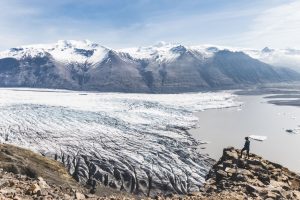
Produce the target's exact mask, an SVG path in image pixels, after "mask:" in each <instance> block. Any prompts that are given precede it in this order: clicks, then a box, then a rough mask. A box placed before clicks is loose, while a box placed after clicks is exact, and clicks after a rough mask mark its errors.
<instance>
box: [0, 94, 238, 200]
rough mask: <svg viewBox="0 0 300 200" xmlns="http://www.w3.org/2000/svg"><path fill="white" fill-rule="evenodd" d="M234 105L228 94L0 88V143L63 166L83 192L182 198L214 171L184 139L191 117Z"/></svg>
mask: <svg viewBox="0 0 300 200" xmlns="http://www.w3.org/2000/svg"><path fill="white" fill-rule="evenodd" d="M237 105H239V103H238V102H237V101H236V99H235V95H233V94H231V93H230V92H207V93H204V92H203V93H185V94H132V93H131V94H126V93H97V92H77V91H68V90H49V89H26V88H23V89H21V88H1V89H0V141H1V143H9V144H14V145H19V146H22V147H25V148H29V149H31V150H34V151H35V152H39V153H41V154H42V155H44V156H47V157H50V158H53V159H56V160H58V161H60V162H62V163H63V164H64V165H65V166H66V168H67V169H68V170H69V171H70V173H71V174H72V175H73V176H74V178H76V179H77V180H78V181H80V182H81V183H82V184H87V185H91V184H95V183H97V184H102V185H105V186H110V187H112V188H116V189H118V190H122V191H126V192H131V193H136V194H141V195H155V194H157V193H168V192H172V193H174V192H175V193H179V194H184V193H188V192H192V191H198V190H199V186H201V185H202V183H203V182H204V180H205V175H206V174H207V173H208V171H209V168H210V166H211V165H212V163H213V160H212V159H211V158H209V156H208V155H206V154H201V150H199V149H197V146H198V145H200V144H202V142H201V141H197V140H195V139H194V138H192V137H191V135H190V134H189V133H188V130H189V129H190V128H192V127H195V126H196V124H197V121H198V119H197V117H195V115H194V114H193V113H194V112H199V111H203V110H205V109H216V108H224V107H232V106H237ZM199 151H200V152H199Z"/></svg>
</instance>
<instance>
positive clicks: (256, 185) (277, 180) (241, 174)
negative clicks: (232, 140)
mask: <svg viewBox="0 0 300 200" xmlns="http://www.w3.org/2000/svg"><path fill="white" fill-rule="evenodd" d="M239 155H240V150H237V149H234V148H233V147H230V148H225V149H224V151H223V156H222V157H221V158H220V160H219V161H218V162H217V163H216V164H215V165H214V166H213V167H212V169H211V170H210V172H209V174H208V175H207V180H206V184H205V185H204V186H203V187H202V188H201V192H200V193H197V194H194V195H193V198H196V199H197V198H199V199H201V198H204V199H247V198H248V199H270V200H271V199H300V176H299V175H298V174H296V173H294V172H291V171H289V170H288V169H287V168H285V167H283V166H281V165H279V164H276V163H273V162H270V161H267V160H264V159H263V158H261V157H259V156H257V155H255V154H250V158H249V159H244V158H240V157H239Z"/></svg>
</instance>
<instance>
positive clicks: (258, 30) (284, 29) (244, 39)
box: [237, 0, 300, 48]
mask: <svg viewBox="0 0 300 200" xmlns="http://www.w3.org/2000/svg"><path fill="white" fill-rule="evenodd" d="M299 35H300V1H298V0H296V1H292V2H289V3H286V4H283V5H280V6H276V7H273V8H270V9H267V10H265V11H263V12H262V13H261V14H259V15H258V16H257V17H256V18H254V20H253V22H252V24H250V30H249V31H247V32H246V33H244V34H242V35H241V38H240V39H239V40H237V42H238V43H240V44H243V45H245V46H253V44H254V45H255V46H256V47H259V48H262V47H264V46H271V47H275V48H287V47H291V48H300V37H299Z"/></svg>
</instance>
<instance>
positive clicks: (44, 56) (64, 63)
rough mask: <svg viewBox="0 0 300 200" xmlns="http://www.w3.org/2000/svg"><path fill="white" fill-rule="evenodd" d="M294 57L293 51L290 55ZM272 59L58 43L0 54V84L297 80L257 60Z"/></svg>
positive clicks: (255, 54) (188, 85)
mask: <svg viewBox="0 0 300 200" xmlns="http://www.w3.org/2000/svg"><path fill="white" fill-rule="evenodd" d="M276 52H277V51H276ZM278 52H281V51H278ZM289 52H290V51H289ZM298 53H299V52H297V51H295V52H294V54H295V57H296V56H298ZM274 55H275V56H274ZM276 55H277V53H274V52H273V50H271V49H268V48H265V49H264V50H263V51H257V50H249V49H244V50H241V49H235V48H226V47H217V46H210V45H203V46H183V45H180V44H170V43H164V42H160V43H158V44H155V45H153V46H150V47H139V48H127V49H118V50H113V49H109V48H106V47H103V46H101V45H99V44H95V43H92V42H90V41H74V40H68V41H63V40H62V41H58V42H57V43H55V44H47V45H29V46H22V47H18V48H12V49H9V50H7V51H3V52H0V78H1V79H0V86H6V87H11V86H14V87H15V86H18V87H19V86H25V87H45V88H64V89H76V90H97V91H121V92H186V91H199V90H201V89H210V88H234V87H235V88H236V87H240V86H244V85H253V84H260V83H269V82H282V81H294V80H300V75H299V74H298V73H296V72H295V71H293V70H290V69H287V68H279V67H273V66H271V65H269V64H266V63H264V62H261V61H259V60H258V59H260V60H264V61H266V62H269V63H272V62H273V61H274V59H272V58H273V57H276ZM284 55H287V53H286V52H285V53H284ZM273 63H277V64H278V62H275V61H274V62H273ZM278 65H279V64H278ZM280 65H281V64H280ZM282 65H283V64H282ZM284 66H285V65H284Z"/></svg>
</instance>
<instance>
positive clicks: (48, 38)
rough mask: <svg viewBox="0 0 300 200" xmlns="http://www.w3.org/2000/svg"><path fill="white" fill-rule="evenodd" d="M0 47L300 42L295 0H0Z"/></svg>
mask: <svg viewBox="0 0 300 200" xmlns="http://www.w3.org/2000/svg"><path fill="white" fill-rule="evenodd" d="M0 8H1V12H0V49H5V48H10V47H14V46H19V45H25V44H35V43H53V42H56V41H57V40H60V39H76V40H77V39H78V40H82V39H89V40H91V41H93V42H97V43H100V44H102V45H105V46H108V47H113V48H123V47H131V46H147V45H151V44H153V43H156V42H158V41H166V42H176V43H182V44H187V45H193V44H217V45H228V46H239V47H249V48H263V47H265V46H269V47H272V48H287V47H290V48H300V37H299V36H298V35H300V12H299V10H300V1H298V0H251V1H249V0H51V1H49V0H26V1H25V0H1V1H0Z"/></svg>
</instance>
